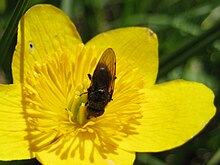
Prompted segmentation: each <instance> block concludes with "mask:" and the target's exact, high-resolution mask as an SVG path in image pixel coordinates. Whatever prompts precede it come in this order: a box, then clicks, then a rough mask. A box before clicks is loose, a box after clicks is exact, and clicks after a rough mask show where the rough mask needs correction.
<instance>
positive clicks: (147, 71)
mask: <svg viewBox="0 0 220 165" xmlns="http://www.w3.org/2000/svg"><path fill="white" fill-rule="evenodd" d="M86 46H87V47H94V48H95V49H94V50H95V51H97V56H100V55H101V54H102V53H103V52H104V50H106V49H107V48H112V49H113V50H114V52H115V54H116V58H117V62H116V63H118V62H119V63H120V61H121V60H122V61H126V62H127V63H130V64H132V65H134V66H135V67H137V68H141V71H142V73H143V76H144V79H145V81H146V83H147V85H152V84H154V82H155V80H156V76H157V72H158V43H157V36H156V34H155V33H153V32H152V31H151V30H150V29H147V28H141V27H129V28H120V29H116V30H111V31H108V32H105V33H101V34H99V35H97V36H96V37H94V38H93V39H92V40H90V41H89V42H88V43H87V44H86Z"/></svg>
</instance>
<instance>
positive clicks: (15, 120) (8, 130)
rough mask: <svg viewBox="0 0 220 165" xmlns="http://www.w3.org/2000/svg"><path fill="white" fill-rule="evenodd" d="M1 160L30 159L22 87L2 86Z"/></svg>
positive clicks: (0, 100) (0, 113) (0, 95)
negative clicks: (26, 138) (22, 102)
mask: <svg viewBox="0 0 220 165" xmlns="http://www.w3.org/2000/svg"><path fill="white" fill-rule="evenodd" d="M0 91H1V92H0V148H1V150H0V160H15V159H17V160H18V159H29V158H33V157H34V155H33V154H32V153H31V152H30V151H29V142H28V140H25V137H26V136H27V135H28V132H27V129H28V127H27V123H26V119H25V118H24V113H23V107H22V104H21V99H22V93H21V86H20V85H14V84H13V85H0Z"/></svg>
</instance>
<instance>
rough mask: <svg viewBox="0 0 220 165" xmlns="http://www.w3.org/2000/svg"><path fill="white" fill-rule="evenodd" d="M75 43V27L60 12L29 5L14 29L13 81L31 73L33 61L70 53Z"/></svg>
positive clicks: (76, 39) (78, 40)
mask: <svg viewBox="0 0 220 165" xmlns="http://www.w3.org/2000/svg"><path fill="white" fill-rule="evenodd" d="M78 44H81V39H80V36H79V34H78V32H77V30H76V27H75V25H74V24H73V23H72V22H71V20H70V19H69V18H68V17H67V16H66V15H65V14H64V13H63V11H61V10H60V9H58V8H56V7H54V6H51V5H36V6H33V7H32V8H30V9H29V10H28V11H27V13H26V14H25V15H24V16H23V17H22V19H21V21H20V23H19V26H18V39H17V46H16V50H15V52H14V55H13V62H12V70H13V80H14V82H15V83H16V82H23V76H25V75H23V74H26V72H27V71H29V70H32V68H33V66H34V63H35V62H36V61H38V62H40V63H41V62H44V61H45V60H47V59H48V58H49V57H50V56H53V55H54V52H56V51H58V50H59V49H61V50H62V49H65V50H66V49H68V50H70V52H71V53H73V54H74V49H75V47H74V46H75V45H78ZM70 55H72V54H70Z"/></svg>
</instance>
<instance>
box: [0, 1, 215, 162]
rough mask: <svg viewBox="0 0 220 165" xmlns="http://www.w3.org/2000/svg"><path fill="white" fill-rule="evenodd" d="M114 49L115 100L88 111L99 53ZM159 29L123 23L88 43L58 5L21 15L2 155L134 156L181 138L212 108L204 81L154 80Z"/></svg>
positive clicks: (5, 101)
mask: <svg viewBox="0 0 220 165" xmlns="http://www.w3.org/2000/svg"><path fill="white" fill-rule="evenodd" d="M108 48H112V49H113V51H114V52H115V55H116V68H117V69H116V76H117V79H116V80H115V90H114V93H113V100H112V101H110V102H109V103H108V105H107V106H106V108H105V112H104V114H103V115H101V116H99V117H93V118H87V108H86V107H87V105H86V102H87V94H86V92H87V89H88V88H89V86H90V84H91V81H90V80H89V78H88V76H87V74H93V72H94V69H95V67H96V65H97V63H98V60H99V59H100V57H101V55H102V53H103V52H104V51H105V50H106V49H108ZM157 51H158V43H157V37H156V34H155V33H153V32H152V31H151V30H149V29H147V28H142V27H128V28H121V29H116V30H112V31H108V32H105V33H102V34H99V35H97V36H96V37H94V38H93V39H92V40H90V41H89V42H88V43H86V44H85V45H84V44H83V43H82V41H81V39H80V36H79V34H78V32H77V30H76V28H75V26H74V25H73V24H72V23H71V21H70V19H69V18H68V17H67V16H65V15H64V13H63V12H62V11H60V10H59V9H57V8H55V7H53V6H51V5H36V6H34V7H32V8H31V9H29V11H28V12H27V13H26V14H25V15H24V16H23V17H22V19H21V21H20V23H19V27H18V39H17V46H16V50H15V52H14V56H13V62H12V69H13V81H14V84H11V85H3V84H1V85H0V91H1V92H0V107H1V108H0V147H1V150H0V159H1V160H14V159H17V160H18V159H29V158H33V157H36V158H37V159H38V160H39V161H40V162H41V163H42V164H46V165H47V164H59V165H60V164H67V165H69V164H74V165H77V164H79V165H88V164H109V165H113V164H121V165H128V164H132V163H133V161H134V159H135V152H158V151H163V150H168V149H171V148H174V147H176V146H179V145H181V144H183V143H185V142H186V141H187V140H189V139H191V138H192V137H193V136H195V135H196V134H197V133H198V132H199V131H200V130H201V129H203V128H204V126H205V125H206V124H207V123H208V121H209V120H210V119H211V118H212V117H213V115H214V114H215V107H214V105H213V99H214V95H213V93H212V91H211V90H210V89H208V88H207V87H206V86H204V85H202V84H200V83H196V82H188V81H184V80H176V81H171V82H167V83H162V84H158V85H155V84H154V83H155V80H156V76H157V69H158V56H157V55H158V52H157Z"/></svg>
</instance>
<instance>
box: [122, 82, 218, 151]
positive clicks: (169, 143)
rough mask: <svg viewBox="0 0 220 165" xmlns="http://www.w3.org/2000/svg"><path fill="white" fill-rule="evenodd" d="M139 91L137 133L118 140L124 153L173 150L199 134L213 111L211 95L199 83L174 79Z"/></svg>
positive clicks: (209, 91)
mask: <svg viewBox="0 0 220 165" xmlns="http://www.w3.org/2000/svg"><path fill="white" fill-rule="evenodd" d="M142 92H144V93H145V96H144V98H143V100H144V102H145V103H142V104H141V110H142V112H143V118H141V119H140V123H141V125H140V126H139V127H137V132H139V134H136V135H135V134H134V135H131V136H128V137H126V138H125V139H124V140H122V141H121V144H120V147H122V148H124V149H126V150H130V151H133V150H136V151H139V152H158V151H163V150H168V149H171V148H174V147H177V146H179V145H181V144H183V143H185V142H186V141H188V140H189V139H191V138H193V137H194V136H195V135H196V134H197V133H198V132H200V131H201V130H202V129H203V128H204V127H205V125H206V124H207V123H208V122H209V120H210V119H211V118H212V117H213V116H214V114H215V111H216V109H215V106H214V94H213V92H212V91H211V90H210V89H209V88H207V87H206V86H205V85H203V84H200V83H196V82H188V81H183V80H175V81H170V82H166V83H162V84H158V85H155V86H153V87H152V88H148V89H143V90H142Z"/></svg>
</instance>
